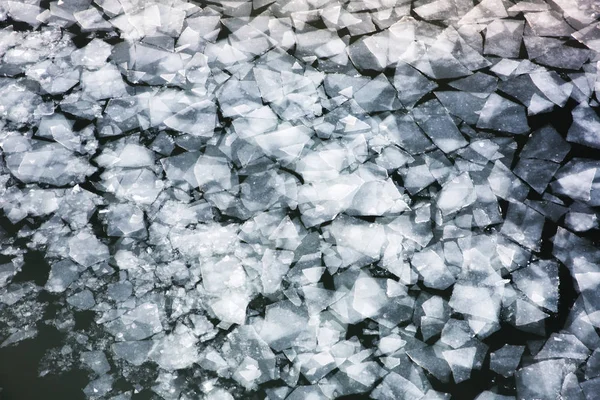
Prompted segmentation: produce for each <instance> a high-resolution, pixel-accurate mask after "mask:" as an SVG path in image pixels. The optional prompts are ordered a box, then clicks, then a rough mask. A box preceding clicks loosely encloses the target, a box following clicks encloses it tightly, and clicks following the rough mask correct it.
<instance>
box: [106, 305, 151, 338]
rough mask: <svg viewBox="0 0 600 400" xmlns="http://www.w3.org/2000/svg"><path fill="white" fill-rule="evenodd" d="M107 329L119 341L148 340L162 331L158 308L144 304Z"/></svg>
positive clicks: (108, 324)
mask: <svg viewBox="0 0 600 400" xmlns="http://www.w3.org/2000/svg"><path fill="white" fill-rule="evenodd" d="M106 329H107V330H108V331H109V332H110V333H111V334H113V335H114V336H115V337H116V338H117V340H118V341H135V340H142V339H146V338H148V337H150V336H152V335H154V334H156V333H159V332H161V331H162V324H161V322H160V314H159V311H158V306H157V305H156V304H153V303H144V304H141V305H139V306H137V307H136V308H134V309H133V310H130V311H127V312H126V313H125V314H123V315H122V316H121V317H119V318H118V319H116V320H114V321H111V322H109V323H107V324H106Z"/></svg>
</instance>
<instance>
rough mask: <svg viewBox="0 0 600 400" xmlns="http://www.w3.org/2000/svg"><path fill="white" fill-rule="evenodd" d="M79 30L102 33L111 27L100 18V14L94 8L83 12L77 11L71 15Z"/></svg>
mask: <svg viewBox="0 0 600 400" xmlns="http://www.w3.org/2000/svg"><path fill="white" fill-rule="evenodd" d="M73 16H74V17H75V19H76V20H77V23H79V25H80V26H81V29H82V30H83V31H84V32H85V31H104V30H110V29H111V28H112V25H111V24H110V23H109V22H108V21H106V20H105V19H104V18H102V14H101V13H100V11H98V9H96V8H93V7H92V8H88V9H87V10H84V11H78V12H76V13H74V14H73Z"/></svg>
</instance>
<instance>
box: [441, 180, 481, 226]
mask: <svg viewBox="0 0 600 400" xmlns="http://www.w3.org/2000/svg"><path fill="white" fill-rule="evenodd" d="M475 200H476V194H475V190H474V187H473V181H472V180H471V178H470V177H469V174H468V173H463V174H461V175H459V176H457V177H456V178H454V179H452V180H450V181H448V182H447V183H446V184H445V185H444V186H443V188H442V190H441V191H440V193H439V195H438V196H437V199H436V205H437V207H438V209H439V210H440V211H441V212H442V214H443V215H444V216H447V215H450V214H452V213H455V212H457V211H459V210H461V209H463V208H465V207H468V206H470V205H471V204H473V202H475Z"/></svg>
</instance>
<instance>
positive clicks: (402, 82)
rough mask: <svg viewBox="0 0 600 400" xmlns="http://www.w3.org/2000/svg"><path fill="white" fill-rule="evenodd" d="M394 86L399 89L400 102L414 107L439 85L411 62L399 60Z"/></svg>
mask: <svg viewBox="0 0 600 400" xmlns="http://www.w3.org/2000/svg"><path fill="white" fill-rule="evenodd" d="M394 87H395V88H396V90H397V91H398V99H399V100H400V102H401V103H402V104H403V105H404V106H405V107H407V108H412V107H413V106H414V105H415V104H416V102H417V101H419V100H420V99H421V98H422V97H423V96H425V95H426V94H427V93H429V92H431V91H432V90H433V89H435V88H436V87H437V85H436V84H435V83H434V82H432V81H430V80H429V79H427V78H426V77H425V76H424V75H423V74H421V73H420V72H419V71H417V70H416V69H414V68H413V67H411V66H410V65H409V64H406V63H403V62H399V63H398V66H397V67H396V71H395V74H394Z"/></svg>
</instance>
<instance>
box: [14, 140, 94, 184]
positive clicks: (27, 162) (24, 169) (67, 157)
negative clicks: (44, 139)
mask: <svg viewBox="0 0 600 400" xmlns="http://www.w3.org/2000/svg"><path fill="white" fill-rule="evenodd" d="M6 164H7V166H8V169H9V170H10V172H11V173H12V174H13V175H14V176H15V177H16V178H17V179H19V180H20V181H23V182H25V183H37V182H39V183H47V184H50V185H56V186H65V185H70V184H73V183H80V182H82V181H83V180H84V178H85V177H86V176H88V175H91V174H92V173H93V172H94V171H95V168H94V167H92V166H91V165H90V164H89V163H88V162H87V160H85V159H84V158H80V157H76V156H75V155H74V154H73V153H71V152H70V151H69V150H67V149H66V148H64V147H63V146H62V145H60V144H58V143H52V144H46V145H43V146H40V147H38V148H37V149H35V150H32V151H26V152H22V153H13V154H9V155H8V156H7V157H6Z"/></svg>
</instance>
